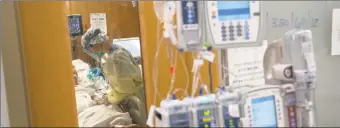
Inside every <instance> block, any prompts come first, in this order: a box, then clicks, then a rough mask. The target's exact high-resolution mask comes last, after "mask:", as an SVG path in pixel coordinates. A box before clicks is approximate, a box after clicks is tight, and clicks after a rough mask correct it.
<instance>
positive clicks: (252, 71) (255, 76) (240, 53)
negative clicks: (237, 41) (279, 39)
mask: <svg viewBox="0 0 340 128" xmlns="http://www.w3.org/2000/svg"><path fill="white" fill-rule="evenodd" d="M266 48H267V43H264V44H263V45H262V46H258V47H246V48H230V49H228V51H227V52H228V70H229V84H230V85H245V84H249V85H263V84H264V83H265V80H264V71H263V56H264V52H265V50H266Z"/></svg>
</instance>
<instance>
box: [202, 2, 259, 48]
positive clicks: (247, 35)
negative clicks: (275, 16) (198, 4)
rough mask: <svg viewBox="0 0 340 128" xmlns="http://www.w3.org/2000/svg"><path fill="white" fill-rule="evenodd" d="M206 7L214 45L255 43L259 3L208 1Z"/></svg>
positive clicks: (257, 29)
mask: <svg viewBox="0 0 340 128" xmlns="http://www.w3.org/2000/svg"><path fill="white" fill-rule="evenodd" d="M206 7H207V11H208V12H207V13H208V14H207V18H208V23H209V26H208V27H209V28H210V31H211V35H212V38H213V40H214V42H215V45H224V44H237V43H257V38H258V34H259V27H260V16H259V14H260V1H208V2H207V3H206Z"/></svg>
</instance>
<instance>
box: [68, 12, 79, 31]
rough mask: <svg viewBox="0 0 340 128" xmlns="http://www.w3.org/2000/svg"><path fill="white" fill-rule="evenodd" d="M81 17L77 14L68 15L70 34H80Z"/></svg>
mask: <svg viewBox="0 0 340 128" xmlns="http://www.w3.org/2000/svg"><path fill="white" fill-rule="evenodd" d="M80 18H81V17H78V16H70V17H69V19H68V20H69V31H70V34H71V35H80V34H82V28H81V19H80Z"/></svg>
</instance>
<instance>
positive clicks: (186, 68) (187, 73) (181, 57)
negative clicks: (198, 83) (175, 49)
mask: <svg viewBox="0 0 340 128" xmlns="http://www.w3.org/2000/svg"><path fill="white" fill-rule="evenodd" d="M179 57H180V59H181V61H182V64H183V67H184V71H185V75H186V78H187V79H186V84H185V90H184V91H185V92H186V93H187V92H188V88H189V71H188V67H187V65H186V64H185V62H184V58H183V54H181V55H180V56H179Z"/></svg>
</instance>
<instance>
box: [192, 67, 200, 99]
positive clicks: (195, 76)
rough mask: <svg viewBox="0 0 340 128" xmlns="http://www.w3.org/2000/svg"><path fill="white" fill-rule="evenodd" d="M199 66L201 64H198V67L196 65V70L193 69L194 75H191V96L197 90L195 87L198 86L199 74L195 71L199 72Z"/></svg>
mask: <svg viewBox="0 0 340 128" xmlns="http://www.w3.org/2000/svg"><path fill="white" fill-rule="evenodd" d="M200 68H201V66H200V65H199V66H198V67H197V70H196V71H194V77H193V83H192V84H193V85H192V87H193V89H192V93H191V97H194V95H195V93H196V91H197V87H198V81H199V79H198V78H199V74H197V73H199V72H200Z"/></svg>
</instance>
